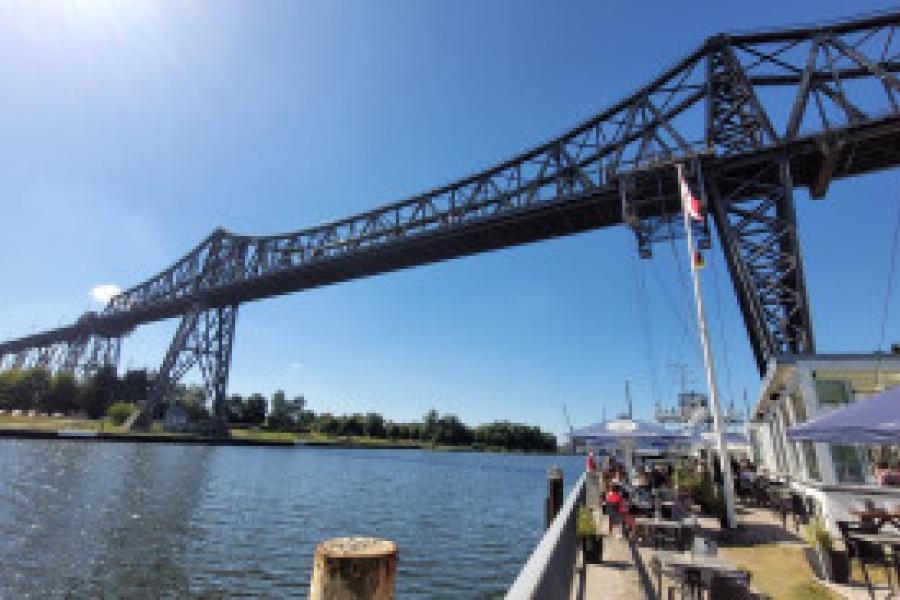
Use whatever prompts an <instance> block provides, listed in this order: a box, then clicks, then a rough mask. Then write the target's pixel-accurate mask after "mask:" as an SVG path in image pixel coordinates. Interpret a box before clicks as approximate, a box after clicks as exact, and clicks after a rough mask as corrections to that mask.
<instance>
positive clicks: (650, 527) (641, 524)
mask: <svg viewBox="0 0 900 600" xmlns="http://www.w3.org/2000/svg"><path fill="white" fill-rule="evenodd" d="M682 527H683V524H682V522H681V521H673V520H671V519H657V518H654V517H635V519H634V530H635V533H636V534H637V536H638V537H640V538H641V540H644V539H646V536H649V538H650V539H651V540H654V543H655V540H656V535H655V534H656V531H657V530H659V529H670V530H676V531H680V530H681V528H682ZM644 532H646V533H644Z"/></svg>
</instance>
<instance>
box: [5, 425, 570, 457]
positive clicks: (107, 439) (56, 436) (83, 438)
mask: <svg viewBox="0 0 900 600" xmlns="http://www.w3.org/2000/svg"><path fill="white" fill-rule="evenodd" d="M3 439H20V440H50V441H59V442H99V443H126V444H127V443H132V444H175V445H186V446H243V447H262V448H331V449H334V450H428V451H432V452H478V453H484V454H523V455H525V454H529V455H530V454H534V455H546V456H556V455H557V454H555V453H552V452H523V451H512V450H504V449H495V448H473V447H470V446H442V445H435V446H432V445H431V444H416V443H407V444H404V443H402V442H399V443H390V442H381V441H375V442H366V441H360V440H348V439H341V438H332V439H326V440H306V439H302V438H297V439H294V440H278V439H260V438H254V437H243V436H231V437H222V438H216V437H207V436H201V435H193V434H179V433H142V432H138V433H116V432H105V431H98V430H93V429H46V428H29V427H8V426H5V427H4V426H0V440H3Z"/></svg>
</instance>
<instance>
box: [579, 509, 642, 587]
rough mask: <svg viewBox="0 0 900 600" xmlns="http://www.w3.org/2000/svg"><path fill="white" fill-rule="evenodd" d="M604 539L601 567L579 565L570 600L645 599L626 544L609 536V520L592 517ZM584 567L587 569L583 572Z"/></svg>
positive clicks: (611, 534) (597, 516) (615, 534)
mask: <svg viewBox="0 0 900 600" xmlns="http://www.w3.org/2000/svg"><path fill="white" fill-rule="evenodd" d="M595 518H597V521H598V523H599V525H600V530H601V531H603V532H604V533H605V535H604V538H603V563H602V564H599V565H586V566H585V565H582V564H579V568H578V571H577V572H576V576H575V585H574V586H573V590H572V600H594V599H598V598H603V599H604V600H605V599H609V600H620V599H621V600H640V599H642V598H646V597H647V596H646V595H645V592H644V588H643V587H642V586H641V581H640V576H639V574H638V570H637V568H636V567H635V564H634V560H633V559H632V556H631V549H630V548H629V546H628V542H627V541H626V540H624V539H621V537H619V533H618V531H617V532H615V533H610V531H609V524H608V519H607V518H606V517H603V516H602V515H599V514H596V513H595ZM585 567H586V568H585Z"/></svg>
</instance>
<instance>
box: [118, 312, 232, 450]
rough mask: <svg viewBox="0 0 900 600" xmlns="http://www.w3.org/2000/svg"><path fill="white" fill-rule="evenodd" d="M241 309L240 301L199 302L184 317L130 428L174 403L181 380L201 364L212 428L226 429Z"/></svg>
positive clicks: (142, 425) (146, 421) (134, 415)
mask: <svg viewBox="0 0 900 600" xmlns="http://www.w3.org/2000/svg"><path fill="white" fill-rule="evenodd" d="M237 310H238V307H237V305H232V306H221V307H211V308H207V307H203V306H200V305H195V306H194V307H192V308H191V310H190V311H188V313H187V314H185V315H184V317H182V319H181V321H180V323H179V325H178V329H177V330H176V332H175V336H174V337H173V338H172V343H171V344H170V345H169V349H168V351H167V352H166V356H165V358H164V359H163V362H162V366H161V367H160V369H159V372H158V373H157V375H156V377H155V378H154V379H153V384H152V385H151V386H150V390H149V392H148V395H147V400H146V401H145V402H144V403H143V404H142V405H141V406H139V407H138V408H137V410H136V411H135V413H134V414H133V415H132V417H131V418H130V419H129V420H128V421H127V422H126V426H127V427H128V428H132V427H147V426H149V424H150V422H151V421H152V418H153V413H154V412H155V411H156V409H157V408H158V407H160V406H163V405H168V406H169V407H170V408H171V407H173V406H174V405H175V402H176V394H175V391H176V385H177V383H178V382H179V381H180V380H181V378H182V377H183V376H184V375H185V374H186V373H187V372H188V371H190V370H191V369H192V368H194V367H195V366H198V367H199V369H200V374H201V376H202V378H203V383H204V388H205V396H206V399H207V401H208V402H209V403H210V404H211V408H212V423H211V430H213V431H215V432H217V433H221V432H222V431H223V430H224V429H225V427H226V423H227V415H226V400H227V387H228V374H229V370H230V367H231V349H232V346H233V343H234V328H235V324H236V319H237Z"/></svg>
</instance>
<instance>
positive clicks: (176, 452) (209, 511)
mask: <svg viewBox="0 0 900 600" xmlns="http://www.w3.org/2000/svg"><path fill="white" fill-rule="evenodd" d="M552 463H557V464H560V463H561V464H563V466H564V468H565V471H566V480H567V483H569V484H571V483H572V482H573V481H574V478H575V475H576V474H577V471H578V469H579V467H580V461H578V460H577V459H575V458H569V457H545V456H515V455H486V454H454V453H440V452H420V451H391V450H370V451H365V450H323V449H298V450H295V451H285V450H283V449H266V448H253V449H247V448H207V447H191V446H174V445H173V446H161V445H135V444H93V443H83V442H73V443H67V442H48V441H38V440H35V441H31V440H28V441H24V440H23V441H18V440H5V441H0V481H3V482H4V485H3V486H2V488H0V533H2V534H3V535H0V561H2V564H3V565H4V569H3V570H2V571H0V598H6V597H41V598H43V597H66V596H69V597H123V596H127V597H162V598H167V597H169V598H177V597H184V596H207V597H213V598H215V597H284V596H290V597H305V596H306V593H307V589H308V586H309V577H310V575H311V570H312V560H313V552H314V550H315V545H316V543H317V542H319V541H322V540H324V539H327V538H330V537H336V536H341V535H371V536H375V537H384V538H388V539H392V540H395V541H396V542H397V544H398V547H399V551H400V563H399V567H398V583H397V586H398V588H397V592H398V596H399V597H401V598H434V599H438V598H461V597H464V598H492V597H501V596H502V594H503V591H504V590H505V589H506V588H507V587H508V586H509V584H510V583H511V582H512V580H513V579H514V578H515V575H516V573H517V572H518V570H519V568H520V567H521V565H522V563H523V562H524V561H525V560H526V558H527V557H528V555H529V553H530V551H531V549H532V547H533V546H534V544H535V543H536V542H537V540H538V538H539V537H540V535H541V532H542V525H543V523H542V520H543V506H544V493H545V491H546V469H547V467H548V466H549V465H550V464H552ZM48 564H52V565H54V568H53V569H48V568H47V565H48Z"/></svg>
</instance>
